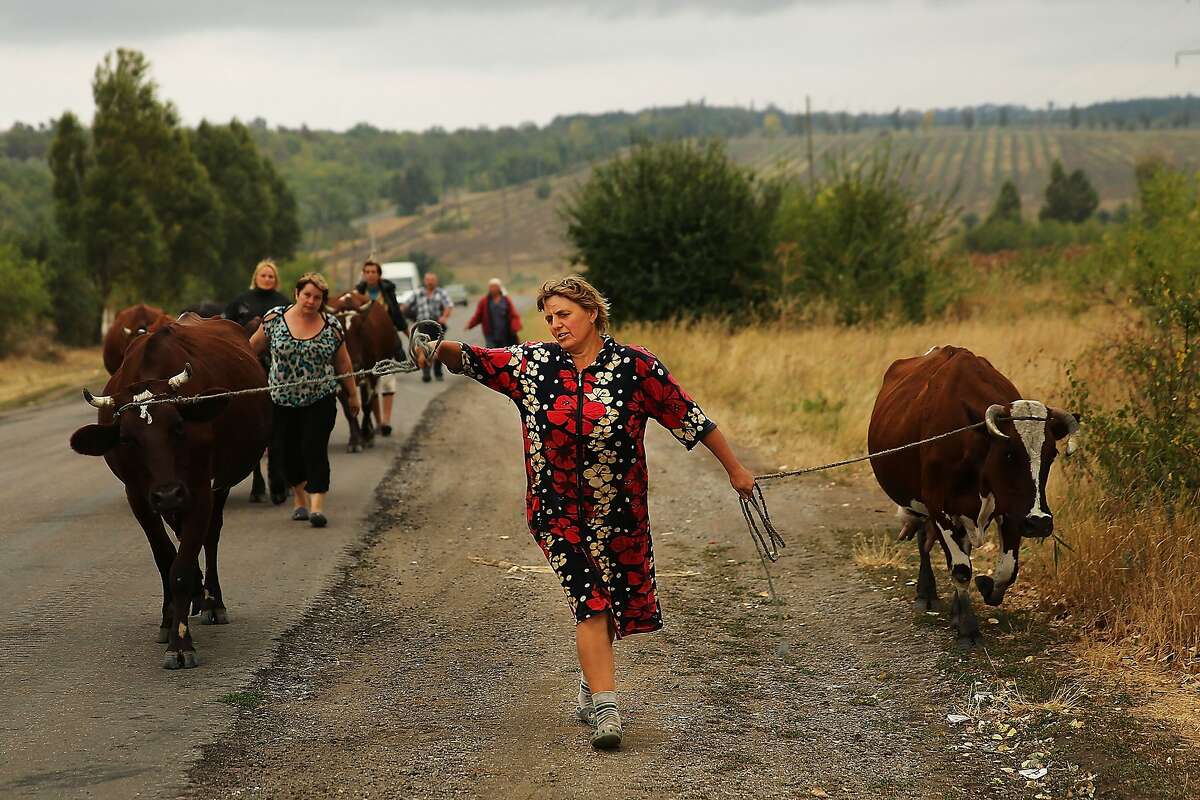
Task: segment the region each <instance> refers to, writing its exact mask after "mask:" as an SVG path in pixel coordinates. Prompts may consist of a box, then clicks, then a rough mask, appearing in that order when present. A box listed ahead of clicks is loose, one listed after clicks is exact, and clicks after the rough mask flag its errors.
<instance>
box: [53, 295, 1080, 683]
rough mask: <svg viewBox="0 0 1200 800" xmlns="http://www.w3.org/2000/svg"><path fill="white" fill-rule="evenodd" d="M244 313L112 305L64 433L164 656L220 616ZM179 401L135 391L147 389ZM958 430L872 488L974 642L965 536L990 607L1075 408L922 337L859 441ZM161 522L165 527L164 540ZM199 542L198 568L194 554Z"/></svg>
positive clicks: (236, 450) (930, 601) (185, 656)
mask: <svg viewBox="0 0 1200 800" xmlns="http://www.w3.org/2000/svg"><path fill="white" fill-rule="evenodd" d="M332 306H333V308H334V310H335V311H336V313H337V314H338V315H339V316H340V317H341V318H342V320H343V321H344V325H345V327H346V331H347V347H348V349H349V351H350V355H351V359H352V362H353V364H354V366H355V369H356V370H357V369H363V368H366V367H370V366H371V365H373V364H374V363H375V362H376V361H378V360H379V359H383V358H390V357H392V355H393V354H394V353H395V352H396V333H395V330H394V328H393V327H392V324H391V320H390V318H389V317H388V314H387V310H386V309H385V308H384V307H383V304H382V303H379V302H375V303H372V302H370V300H369V299H368V298H366V297H364V296H362V295H357V294H355V293H348V294H346V295H343V296H341V297H339V298H338V299H337V300H336V301H335V302H334V303H333V304H332ZM257 325H258V320H257V319H256V320H251V321H249V322H247V323H246V324H245V325H239V324H238V323H236V322H233V321H229V320H224V319H213V318H205V317H203V316H201V315H200V314H198V313H184V314H183V315H181V316H180V317H179V318H178V319H172V318H171V317H169V316H167V315H166V314H164V313H163V312H162V311H161V310H160V309H157V308H153V307H150V306H134V307H133V308H130V309H126V310H125V311H122V312H121V313H120V314H118V315H117V317H116V320H115V322H114V324H113V325H112V327H111V328H110V330H109V332H108V336H107V337H106V338H105V342H104V363H105V367H107V368H108V370H109V372H110V373H111V374H112V377H111V378H110V379H109V381H108V384H107V385H106V386H105V389H104V395H102V396H99V397H94V396H92V395H91V394H90V393H88V392H87V391H86V390H85V392H84V397H85V399H86V400H87V401H88V402H89V403H91V404H92V405H93V406H95V407H96V408H97V409H98V410H99V418H98V420H97V423H96V424H93V425H86V426H84V427H82V428H80V429H79V430H78V431H76V432H75V434H74V435H73V436H72V437H71V447H72V448H73V449H74V450H76V451H77V452H79V453H82V454H85V455H93V456H103V457H104V459H105V461H106V462H107V464H108V467H109V469H111V470H112V472H113V474H114V475H116V476H117V478H118V479H120V480H121V482H122V483H123V484H124V485H125V495H126V498H127V500H128V503H129V507H130V510H131V511H132V512H133V516H134V518H135V519H137V521H138V523H139V524H140V525H141V526H142V528H143V529H144V530H145V532H146V536H147V538H148V539H149V541H150V547H151V550H152V551H153V554H154V560H155V563H156V564H157V565H158V569H159V573H160V574H161V577H162V585H163V605H162V620H161V623H160V625H159V631H158V641H159V642H165V643H167V644H168V648H167V653H166V657H165V659H164V661H163V666H164V667H166V668H168V669H177V668H181V667H192V666H195V665H196V663H197V662H196V655H195V645H194V643H193V641H192V636H191V632H190V628H189V619H190V617H191V616H193V615H200V619H201V621H202V622H204V623H207V624H223V623H225V622H227V621H228V618H227V615H226V611H225V604H224V600H223V595H222V592H221V585H220V581H219V579H218V574H217V546H218V542H219V540H220V535H221V523H222V518H223V510H224V507H225V502H226V500H227V499H228V497H229V491H230V489H231V488H232V487H233V486H235V485H237V484H238V483H239V482H241V481H242V480H243V479H244V478H246V476H247V475H249V474H250V473H251V472H252V471H253V470H256V469H258V463H259V460H260V459H261V457H262V454H263V451H264V449H265V448H266V446H267V443H268V439H269V436H270V426H271V403H270V400H269V398H268V395H267V394H266V393H262V392H260V393H254V394H244V395H239V396H236V397H228V396H221V397H212V398H211V399H204V398H206V397H209V396H212V395H223V394H224V393H225V392H227V391H230V390H241V389H254V388H259V389H261V388H263V387H265V386H266V385H267V375H266V372H265V371H264V368H263V365H262V364H261V363H260V361H259V359H258V358H257V357H256V356H255V355H254V353H253V352H252V351H251V349H250V347H249V343H248V335H249V333H252V332H253V330H255V329H256V327H257ZM360 389H361V391H362V394H363V403H362V409H363V418H362V420H361V421H360V420H357V419H354V418H352V417H351V415H350V414H349V409H348V408H347V407H346V405H345V404H343V408H344V410H345V411H346V413H347V418H348V420H349V422H350V431H351V433H350V436H351V440H350V448H351V449H352V450H354V449H357V448H359V447H361V446H363V445H364V444H369V443H370V441H371V438H372V437H373V430H372V426H371V418H370V408H371V403H370V400H371V397H372V396H373V393H374V389H375V379H374V377H373V376H368V377H367V378H366V379H364V380H362V381H361V382H360ZM151 398H154V399H161V400H168V401H169V400H171V399H176V400H181V399H182V400H185V402H163V403H157V404H154V405H144V402H145V401H146V400H150V399H151ZM967 426H974V427H972V428H971V429H970V430H967V431H965V432H964V433H962V434H959V435H956V436H953V437H949V438H944V439H940V440H938V441H935V442H930V443H928V444H923V445H921V446H919V447H914V448H910V449H905V450H902V451H901V452H897V453H892V454H889V455H884V456H878V457H875V458H873V459H872V460H871V465H872V468H873V469H874V472H875V476H876V478H877V480H878V481H879V485H880V486H881V487H882V488H883V490H884V492H885V493H886V494H887V495H888V496H889V497H890V498H891V499H892V500H893V501H894V502H895V503H896V504H897V506H898V507H899V509H900V514H901V517H902V520H903V527H902V530H901V534H900V535H901V538H902V539H910V538H914V539H916V541H917V544H918V547H919V551H920V558H921V566H920V576H919V579H918V581H917V605H918V608H920V609H922V610H928V609H929V608H931V607H933V606H934V605H935V604H936V603H937V602H938V596H937V588H936V585H935V581H934V577H933V570H932V566H931V563H930V555H931V553H932V551H933V549H934V547H935V546H940V547H941V549H942V551H943V553H944V555H945V557H946V564H947V568H948V570H949V573H950V577H951V579H952V583H953V588H954V599H953V601H952V604H951V613H952V617H951V618H952V623H953V625H954V626H955V628H956V630H957V633H958V635H959V637H960V638H962V639H963V640H966V641H968V642H972V643H973V642H975V641H976V640H977V639H978V637H979V625H978V622H977V620H976V618H975V615H974V612H973V611H972V609H971V602H970V599H969V589H970V585H971V578H972V576H973V566H972V562H971V551H972V549H974V548H976V547H979V546H980V545H981V544H982V543H983V540H984V536H985V534H986V533H987V531H988V530H989V528H990V527H991V526H992V524H993V523H995V525H996V527H997V529H998V532H999V537H1000V543H1001V552H1000V555H999V557H998V559H997V561H996V564H995V568H994V570H993V573H992V575H990V576H988V575H979V576H975V585H976V586H977V587H978V590H979V592H980V594H981V595H982V596H983V599H984V600H985V601H986V602H987V603H989V604H992V605H999V604H1000V603H1001V601H1002V600H1003V598H1004V593H1005V591H1006V590H1007V589H1008V588H1009V587H1011V586H1012V584H1013V583H1014V582H1015V581H1016V578H1017V569H1018V555H1019V552H1020V547H1021V542H1022V540H1023V539H1024V538H1025V537H1031V538H1039V539H1040V538H1045V537H1047V536H1050V535H1051V533H1052V532H1053V516H1052V515H1051V512H1050V508H1049V505H1048V504H1047V501H1046V483H1047V480H1048V479H1049V473H1050V467H1051V464H1052V463H1053V462H1054V460H1055V458H1056V456H1057V454H1058V443H1059V442H1060V441H1062V440H1063V439H1066V447H1065V450H1066V453H1067V455H1070V454H1071V452H1072V451H1073V450H1074V449H1075V446H1076V443H1075V438H1076V434H1077V433H1078V430H1079V419H1078V417H1077V416H1076V415H1074V414H1071V413H1069V412H1067V411H1063V410H1061V409H1058V408H1053V407H1049V406H1047V405H1045V404H1044V403H1042V402H1039V401H1036V400H1027V399H1022V397H1021V393H1020V392H1019V391H1018V390H1017V388H1016V387H1015V386H1014V385H1013V384H1012V382H1011V381H1010V380H1008V379H1007V378H1006V377H1004V375H1002V374H1001V373H1000V372H999V371H998V370H997V369H996V368H995V367H993V366H992V365H991V364H990V363H989V362H988V361H987V360H986V359H984V358H981V357H980V356H977V355H975V354H973V353H971V352H970V351H968V350H964V349H962V348H958V347H935V348H933V349H931V350H930V351H929V352H927V353H925V354H924V355H922V356H919V357H915V358H906V359H901V360H899V361H896V362H894V363H893V364H892V365H891V366H890V367H889V368H888V370H887V371H886V373H885V374H884V376H883V385H882V388H881V389H880V392H879V396H878V398H877V400H876V403H875V408H874V410H873V412H872V415H871V422H870V427H869V432H868V440H867V442H868V447H869V448H870V452H873V453H874V452H882V451H884V450H891V449H893V448H897V447H901V446H903V445H906V444H909V443H912V442H917V441H920V440H923V439H926V438H929V437H932V436H936V435H937V434H941V433H944V432H946V431H950V430H954V429H956V428H960V427H967ZM164 523H165V525H167V526H170V527H171V529H172V530H174V532H175V535H176V537H177V538H178V540H179V547H178V549H176V547H175V545H174V544H173V543H172V542H171V539H170V537H169V536H168V535H167V533H166V529H165V527H164ZM202 548H203V550H204V555H205V567H204V570H203V571H201V569H200V566H199V554H200V550H201V549H202Z"/></svg>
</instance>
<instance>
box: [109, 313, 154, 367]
mask: <svg viewBox="0 0 1200 800" xmlns="http://www.w3.org/2000/svg"><path fill="white" fill-rule="evenodd" d="M170 321H171V318H170V317H168V316H167V315H166V314H164V313H163V310H162V309H161V308H156V307H154V306H148V305H146V304H144V303H138V304H137V305H136V306H130V307H129V308H123V309H121V310H120V311H118V312H117V316H116V317H114V318H113V323H112V325H110V326H109V328H108V330H107V331H106V332H105V334H104V368H105V369H106V370H108V374H109V375H115V374H116V372H117V370H118V369H120V368H121V359H122V358H124V357H125V351H126V350H127V349H129V343H130V342H132V341H133V340H134V339H136V338H137V337H138V336H141V335H142V334H143V333H153V332H154V331H156V330H158V329H159V328H161V327H162V326H163V325H166V324H167V323H168V322H170Z"/></svg>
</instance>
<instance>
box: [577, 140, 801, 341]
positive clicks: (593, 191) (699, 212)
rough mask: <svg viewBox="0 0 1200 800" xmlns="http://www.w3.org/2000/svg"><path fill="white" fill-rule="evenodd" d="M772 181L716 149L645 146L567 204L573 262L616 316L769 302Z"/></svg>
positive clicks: (597, 174)
mask: <svg viewBox="0 0 1200 800" xmlns="http://www.w3.org/2000/svg"><path fill="white" fill-rule="evenodd" d="M778 197H779V196H778V192H777V191H776V190H775V187H774V185H773V184H769V183H766V184H764V183H762V182H760V181H759V180H758V179H757V178H756V177H755V176H754V174H753V173H752V172H750V171H749V170H747V169H745V168H743V167H740V166H738V165H736V164H734V163H733V162H732V161H731V160H730V159H729V157H728V156H727V155H726V153H725V149H724V146H723V145H721V144H720V143H717V142H710V143H707V144H692V143H687V142H659V143H640V144H637V145H635V146H634V147H633V148H632V149H631V150H630V152H629V153H628V154H627V155H625V156H623V157H621V158H617V159H615V160H613V161H611V162H609V163H608V164H605V165H603V166H600V167H597V168H596V169H595V171H594V172H593V173H592V176H591V178H590V179H589V180H588V181H587V183H585V184H583V185H582V186H579V187H578V188H576V189H574V190H573V191H572V192H571V193H570V195H569V196H568V197H567V200H566V202H565V203H564V205H563V206H562V210H561V214H562V216H563V218H564V221H565V222H566V226H567V238H568V240H569V241H570V242H571V244H572V245H573V246H574V252H573V253H572V254H571V262H572V263H573V264H580V265H583V266H584V267H585V268H586V272H587V276H588V278H589V279H590V280H592V281H593V282H594V283H595V284H596V286H597V287H598V288H599V289H600V290H601V291H602V292H604V293H605V294H606V295H608V297H609V299H610V300H612V301H613V307H614V313H615V315H616V317H617V318H618V319H645V320H661V319H667V318H672V317H677V316H688V315H694V314H706V313H737V312H741V311H744V310H745V308H746V306H747V304H748V303H753V302H755V301H757V300H760V299H763V298H764V297H765V295H766V286H765V279H766V277H767V275H768V270H767V264H768V261H769V260H770V258H771V253H772V238H771V233H772V224H773V222H774V219H775V212H776V209H777V208H778Z"/></svg>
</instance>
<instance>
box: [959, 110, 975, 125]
mask: <svg viewBox="0 0 1200 800" xmlns="http://www.w3.org/2000/svg"><path fill="white" fill-rule="evenodd" d="M961 116H962V125H963V127H964V128H966V129H967V130H971V129H972V128H974V127H975V109H973V108H964V109H963V110H962V113H961Z"/></svg>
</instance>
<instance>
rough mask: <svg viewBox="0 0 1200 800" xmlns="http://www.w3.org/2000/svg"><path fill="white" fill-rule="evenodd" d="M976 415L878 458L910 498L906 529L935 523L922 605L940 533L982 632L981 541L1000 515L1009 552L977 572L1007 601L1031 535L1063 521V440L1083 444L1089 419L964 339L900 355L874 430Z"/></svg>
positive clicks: (922, 429) (904, 502)
mask: <svg viewBox="0 0 1200 800" xmlns="http://www.w3.org/2000/svg"><path fill="white" fill-rule="evenodd" d="M976 423H978V424H980V427H979V428H976V429H974V430H970V431H967V432H965V433H961V434H958V435H956V436H952V437H949V438H946V439H942V440H939V441H937V442H931V443H929V444H926V445H922V446H921V447H915V448H911V449H908V450H904V451H902V452H899V453H894V454H892V455H888V456H880V457H878V458H874V459H872V460H871V467H872V468H873V469H874V471H875V478H876V479H877V480H878V481H879V485H880V486H881V487H882V488H883V490H884V492H886V493H887V495H888V497H890V498H891V499H892V500H893V501H894V502H895V503H896V504H897V505H898V506H899V511H900V515H901V518H902V519H903V520H904V528H903V530H902V532H901V538H910V537H912V536H913V535H914V534H915V533H917V532H918V531H919V530H921V529H922V528H923V529H924V532H923V535H921V536H919V537H917V538H918V543H919V547H920V552H921V572H920V577H919V579H918V581H917V607H918V609H920V610H929V609H930V608H931V607H933V606H934V605H935V604H936V603H937V599H938V598H937V586H936V584H935V582H934V578H933V570H932V567H931V566H930V563H929V553H930V550H931V549H932V547H933V546H934V542H940V543H941V546H942V549H943V551H944V552H945V555H946V566H947V568H948V569H949V570H950V575H951V578H952V579H953V581H954V602H953V605H952V607H951V609H952V614H953V616H952V621H953V623H954V625H955V627H956V628H957V629H958V633H959V636H960V637H961V638H962V639H963V640H966V641H969V642H972V643H973V642H975V641H976V640H977V639H978V637H979V624H978V622H977V621H976V619H975V614H974V612H973V611H972V610H971V601H970V597H969V595H968V590H969V588H970V582H971V576H972V564H971V549H972V547H978V546H979V545H980V544H982V543H983V541H984V536H985V534H986V532H987V529H988V527H989V526H990V525H991V524H992V522H993V521H995V522H996V523H997V527H998V530H999V534H1000V539H1001V553H1000V556H999V558H998V559H997V561H996V565H995V569H994V571H993V574H992V575H991V576H987V575H980V576H978V577H976V578H975V584H976V586H978V588H979V592H980V594H982V595H983V598H984V600H985V601H986V602H987V603H989V604H991V605H1000V602H1001V601H1002V600H1003V599H1004V592H1005V591H1006V590H1007V589H1008V588H1009V587H1010V586H1012V584H1013V583H1014V582H1015V581H1016V579H1017V556H1018V553H1019V551H1020V548H1021V539H1022V537H1023V536H1030V537H1034V538H1045V537H1047V536H1049V535H1050V534H1051V533H1052V532H1053V530H1054V518H1053V516H1052V515H1051V513H1050V506H1049V505H1048V504H1047V502H1046V481H1047V480H1048V479H1049V477H1050V465H1051V464H1052V463H1053V462H1054V458H1055V456H1057V455H1058V448H1057V446H1056V444H1055V443H1056V442H1057V441H1058V440H1060V439H1062V438H1064V437H1068V438H1067V454H1068V455H1070V454H1071V453H1072V452H1073V451H1074V449H1075V442H1074V438H1075V436H1074V434H1075V433H1076V432H1077V431H1078V430H1079V419H1078V417H1076V416H1075V415H1074V414H1071V413H1069V412H1067V411H1063V410H1061V409H1057V408H1049V407H1047V406H1046V405H1045V404H1043V403H1041V402H1039V401H1037V400H1023V399H1021V393H1020V392H1019V391H1017V388H1016V387H1015V386H1014V385H1013V384H1012V382H1011V381H1010V380H1008V378H1006V377H1004V376H1003V375H1002V374H1000V372H999V371H998V370H997V369H996V368H995V367H993V366H992V365H991V364H990V363H989V362H988V361H987V359H985V358H981V357H980V356H977V355H975V354H974V353H972V352H970V351H969V350H964V349H963V348H961V347H935V348H933V349H931V350H930V351H929V352H927V353H925V355H923V356H920V357H917V358H905V359H901V360H899V361H896V362H894V363H893V364H892V365H891V366H890V367H888V370H887V372H886V373H885V374H884V377H883V387H882V388H881V389H880V390H879V397H878V398H877V399H876V401H875V409H874V411H873V412H872V413H871V425H870V428H869V430H868V433H867V445H868V448H869V449H870V451H871V452H872V453H875V452H879V451H881V450H887V449H891V448H894V447H900V446H902V445H905V444H909V443H911V442H916V441H920V440H921V439H925V438H928V437H931V436H935V435H937V434H939V433H944V432H946V431H950V430H953V429H955V428H959V427H962V426H966V425H971V424H976Z"/></svg>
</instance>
